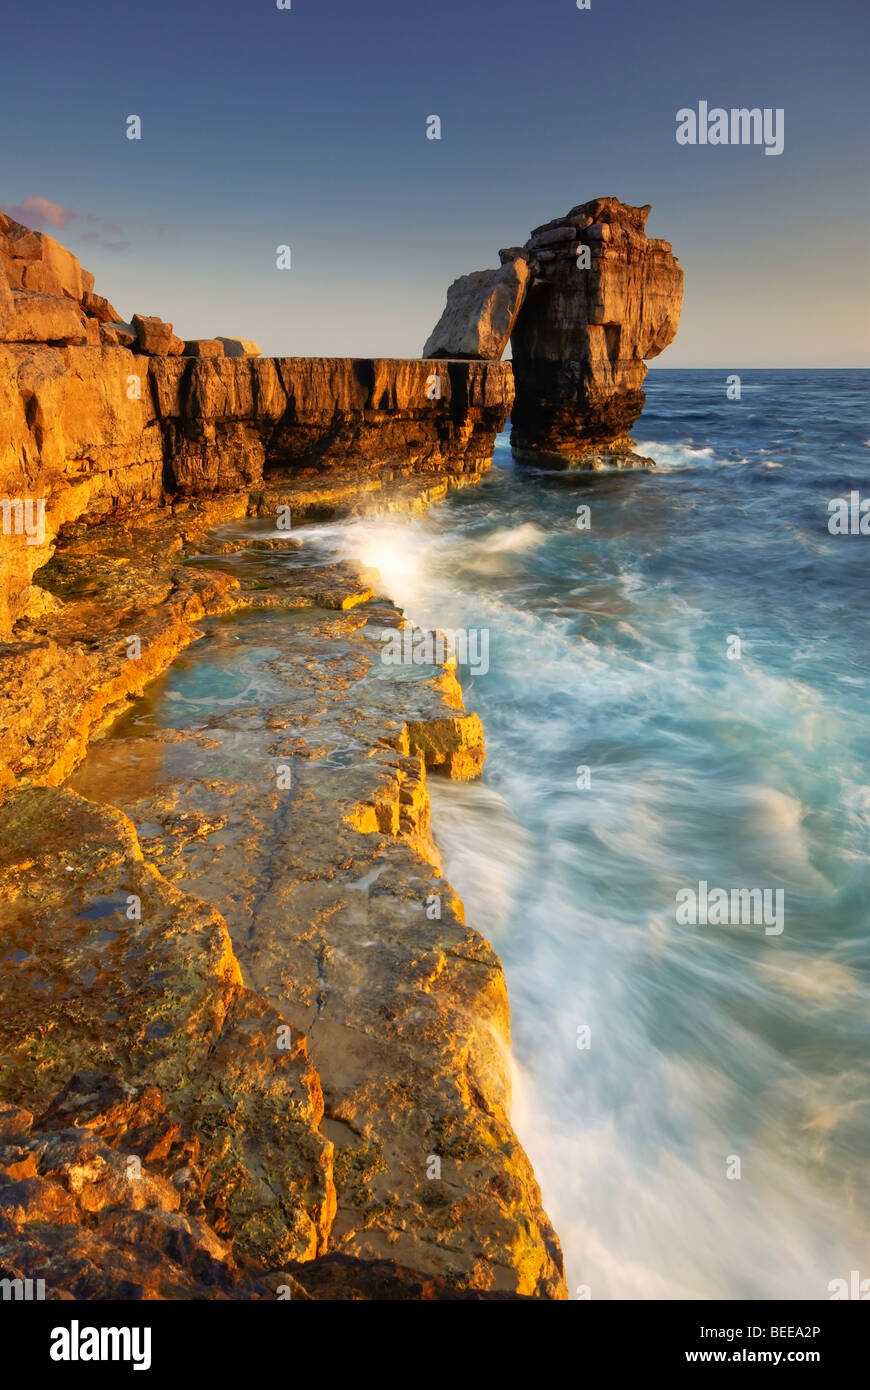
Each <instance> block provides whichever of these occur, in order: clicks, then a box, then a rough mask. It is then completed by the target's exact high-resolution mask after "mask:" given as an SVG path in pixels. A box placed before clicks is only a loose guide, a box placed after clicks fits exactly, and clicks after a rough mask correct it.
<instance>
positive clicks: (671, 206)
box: [0, 0, 870, 369]
mask: <svg viewBox="0 0 870 1390" xmlns="http://www.w3.org/2000/svg"><path fill="white" fill-rule="evenodd" d="M285 3H286V0H285ZM290 3H291V8H289V9H279V8H278V5H277V3H276V0H172V3H167V0H148V3H147V4H140V5H132V4H119V3H117V0H112V3H109V0H107V2H106V3H103V4H96V3H93V0H77V3H76V4H75V5H71V4H69V3H68V0H67V3H61V2H60V0H41V3H40V5H39V8H38V11H37V12H34V11H33V9H32V8H31V9H30V10H28V8H27V7H26V6H24V5H17V6H14V7H13V6H9V7H7V9H6V13H5V14H4V18H3V30H2V32H3V43H2V51H0V128H2V130H3V132H4V136H5V139H4V140H3V143H2V153H0V207H2V208H4V209H5V210H7V211H12V213H13V215H15V216H18V217H19V219H20V220H22V221H25V222H28V223H29V224H30V225H38V226H40V227H41V228H42V229H44V230H46V231H49V232H51V234H52V235H54V236H55V237H57V239H58V240H59V241H61V242H63V243H64V244H65V245H67V246H69V247H70V248H71V249H72V250H73V251H74V252H75V253H76V254H77V255H78V256H79V257H80V259H81V261H82V264H83V265H85V266H86V267H87V268H88V269H90V270H92V271H93V272H94V273H95V275H96V277H97V291H98V292H99V293H102V294H104V295H106V296H107V297H108V298H109V299H110V300H111V301H112V303H113V304H114V305H115V306H116V307H117V309H118V310H119V312H120V313H121V314H122V316H123V317H125V318H130V317H131V316H132V314H133V313H134V312H139V313H143V314H157V315H159V316H160V317H162V318H165V319H168V320H170V321H171V322H172V323H173V324H174V325H175V330H176V332H177V333H179V334H180V335H181V336H182V337H187V338H190V337H211V336H215V335H217V334H226V335H230V336H237V337H244V338H253V339H255V340H256V341H257V342H258V343H259V344H260V346H261V348H262V349H263V351H264V352H265V353H267V354H276V355H277V354H280V355H289V356H303V355H334V356H391V357H403V356H418V355H419V354H420V352H421V350H422V346H423V342H424V341H425V339H426V337H427V336H428V334H429V332H430V330H431V329H432V327H433V326H434V324H435V322H436V321H437V319H438V317H439V315H440V314H441V311H442V309H443V306H444V302H445V296H446V289H447V286H448V285H449V283H450V282H451V281H452V280H454V279H455V278H456V277H457V276H458V275H462V274H465V273H467V272H468V271H471V270H479V269H483V268H484V267H486V266H495V265H498V251H499V248H500V247H502V246H511V245H518V244H522V243H523V242H524V241H525V240H526V239H527V237H528V234H529V232H530V231H531V229H532V227H534V226H536V225H538V224H539V223H541V222H545V221H549V220H550V219H552V218H555V217H558V216H560V215H562V214H563V213H565V212H567V211H568V209H569V208H570V207H572V206H574V205H575V204H577V203H580V202H585V201H587V200H588V199H590V198H594V197H598V196H602V195H616V196H617V197H619V198H621V199H622V200H623V201H624V202H628V203H635V204H643V203H647V202H649V203H652V205H653V211H652V214H651V216H650V219H649V222H648V224H647V232H648V233H649V234H650V235H652V236H661V237H665V238H666V239H667V240H668V241H670V242H672V243H673V246H674V250H675V253H676V254H677V255H678V257H679V259H680V262H681V264H682V266H683V268H684V271H685V277H686V283H685V301H684V308H683V315H682V321H681V326H680V330H679V333H678V335H677V338H676V341H675V342H674V343H673V345H672V346H671V347H670V348H669V349H668V350H667V351H666V352H665V353H664V354H663V355H662V356H661V357H659V358H658V359H657V360H656V365H659V366H662V367H723V368H734V369H739V368H740V367H765V366H767V367H775V366H805V367H848V366H866V365H868V361H870V353H868V331H867V317H868V316H867V302H868V289H870V284H868V279H870V275H868V258H867V249H866V247H867V226H868V223H870V216H868V214H870V206H868V204H870V198H868V134H867V132H868V108H870V97H868V86H870V84H868V81H867V75H866V62H867V53H868V48H870V4H868V3H867V0H824V3H821V2H820V0H812V2H811V0H730V2H729V3H728V4H725V3H723V2H722V0H718V3H717V0H591V6H590V8H589V9H588V10H579V9H578V8H577V0H290ZM699 101H706V102H708V104H709V105H710V106H711V107H713V106H722V107H725V108H731V107H732V106H734V107H742V106H747V107H755V106H757V107H761V108H764V107H770V108H772V109H776V108H782V109H783V111H784V113H785V114H784V135H785V140H784V149H783V152H782V154H780V155H776V156H770V155H765V153H764V149H763V147H761V146H758V145H747V146H730V145H728V146H713V145H705V146H702V145H694V146H690V145H679V144H677V141H676V138H675V132H676V128H677V121H676V113H677V111H678V110H679V109H681V108H684V107H692V108H697V105H698V102H699ZM131 115H138V116H139V117H140V119H141V123H142V138H141V140H129V139H128V138H127V118H128V116H131ZM431 115H437V116H439V117H440V120H441V134H442V138H441V139H440V140H430V139H427V118H428V117H429V116H431ZM279 246H289V247H290V248H291V268H290V269H289V270H279V269H278V268H277V265H276V261H277V248H278V247H279Z"/></svg>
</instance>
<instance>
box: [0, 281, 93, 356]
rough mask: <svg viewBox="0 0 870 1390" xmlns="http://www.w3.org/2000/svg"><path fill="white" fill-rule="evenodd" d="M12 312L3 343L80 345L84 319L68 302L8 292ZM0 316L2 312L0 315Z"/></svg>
mask: <svg viewBox="0 0 870 1390" xmlns="http://www.w3.org/2000/svg"><path fill="white" fill-rule="evenodd" d="M11 298H12V311H11V314H9V316H8V322H7V324H6V327H5V328H4V329H3V331H2V337H3V339H4V340H5V341H6V342H7V343H63V344H69V343H81V342H83V341H84V340H85V338H86V330H85V320H84V315H83V314H82V312H81V310H80V309H79V307H78V305H77V304H74V303H73V302H72V300H71V299H66V298H60V297H58V296H56V295H50V294H32V293H31V292H30V291H29V290H12V293H11ZM0 312H2V311H0Z"/></svg>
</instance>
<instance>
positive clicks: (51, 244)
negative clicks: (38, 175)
mask: <svg viewBox="0 0 870 1390" xmlns="http://www.w3.org/2000/svg"><path fill="white" fill-rule="evenodd" d="M28 257H29V258H30V259H28ZM31 286H33V287H34V288H31ZM36 287H38V288H36ZM115 313H116V311H115V310H114V309H112V306H111V305H109V304H108V301H106V300H103V299H102V298H101V297H100V296H96V295H94V293H93V277H92V276H90V275H89V274H88V272H86V271H83V270H82V269H81V267H80V265H79V263H78V261H77V259H76V258H75V257H74V256H73V255H72V254H71V253H70V252H69V251H66V250H65V248H63V247H61V246H60V245H59V244H58V243H57V242H55V241H53V239H52V238H51V237H45V236H43V235H42V234H41V233H38V232H31V231H29V230H28V229H27V228H24V227H22V226H21V225H20V224H18V223H14V222H12V221H11V220H10V219H9V218H5V217H3V216H2V215H0V501H2V500H3V499H5V501H4V502H3V506H4V510H3V516H2V534H0V637H2V636H3V635H4V634H6V633H8V632H9V630H10V627H11V625H12V623H13V622H14V621H15V619H16V618H17V617H18V616H19V615H21V614H22V613H23V611H24V608H25V606H26V603H27V599H28V593H29V585H30V578H31V576H32V574H33V572H34V571H35V570H36V569H38V568H39V567H40V566H41V565H42V564H44V563H45V561H46V560H47V559H48V557H49V555H50V554H51V552H52V547H53V543H54V539H55V537H56V536H57V535H58V533H59V532H61V531H62V529H63V528H64V527H65V526H67V525H68V524H69V523H71V522H74V521H76V520H78V519H80V518H83V519H85V520H87V521H89V522H93V521H99V520H101V519H103V518H105V517H108V516H113V515H123V514H129V513H132V512H135V511H136V510H138V509H141V508H143V507H144V508H148V507H151V506H154V505H159V504H164V503H167V502H172V501H173V500H175V499H177V498H179V497H183V498H192V497H203V496H215V495H226V494H231V493H241V492H244V493H245V494H246V495H247V494H248V493H249V492H251V490H257V489H259V488H261V487H262V486H263V483H264V479H265V478H266V477H267V475H268V474H269V472H270V470H273V469H284V470H290V471H291V472H292V473H293V474H303V473H310V474H315V475H316V474H318V473H326V472H331V471H332V470H334V469H340V468H342V467H344V466H348V465H351V464H352V465H353V467H354V469H355V470H356V472H357V474H358V476H359V478H360V480H361V481H362V480H363V479H366V480H368V479H370V478H372V477H379V476H381V475H382V474H383V473H384V471H385V470H386V471H387V472H389V471H390V470H397V471H398V472H399V473H400V474H404V475H411V474H414V473H424V474H427V475H429V476H433V475H437V474H442V475H444V476H447V477H462V476H468V475H470V474H476V473H479V472H480V471H481V470H482V469H484V468H486V467H488V465H489V462H490V460H491V457H492V450H493V444H494V440H495V435H496V433H497V432H498V430H500V429H501V428H502V427H503V425H504V422H505V420H506V419H507V416H508V414H509V412H510V407H511V403H512V401H513V378H512V375H511V371H510V367H509V365H507V364H499V363H491V362H486V363H484V362H469V361H464V362H453V361H441V360H439V361H437V362H434V361H433V362H422V361H403V360H401V359H352V358H289V357H288V358H261V357H258V356H255V355H253V354H254V353H255V351H256V344H255V343H249V342H245V341H244V340H240V339H229V338H223V339H217V338H216V339H208V340H206V339H197V340H195V341H191V342H189V343H184V342H183V341H182V340H181V339H179V338H177V337H176V336H175V334H174V333H173V330H172V325H171V324H168V323H165V322H164V321H163V320H161V319H158V318H154V317H150V316H142V315H139V314H135V315H133V321H132V323H131V324H129V325H124V324H123V323H121V322H120V321H117V320H116V321H114V322H111V321H109V316H110V315H114V314H115ZM188 349H189V355H185V353H186V352H187V351H188ZM40 504H41V512H42V520H41V524H37V523H38V519H37V516H36V509H37V508H38V507H39V506H40Z"/></svg>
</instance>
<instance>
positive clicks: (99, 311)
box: [82, 276, 121, 323]
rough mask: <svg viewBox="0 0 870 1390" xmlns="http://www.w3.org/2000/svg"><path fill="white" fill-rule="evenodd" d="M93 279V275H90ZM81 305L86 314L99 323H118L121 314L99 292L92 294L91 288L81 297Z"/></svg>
mask: <svg viewBox="0 0 870 1390" xmlns="http://www.w3.org/2000/svg"><path fill="white" fill-rule="evenodd" d="M91 280H93V276H91ZM82 307H83V309H84V311H85V313H86V314H90V315H91V317H92V318H95V319H99V321H100V323H118V322H119V321H120V318H121V315H120V314H119V313H118V311H117V309H116V308H114V306H113V305H111V304H110V303H109V301H108V299H104V298H103V296H102V295H101V294H94V292H93V290H86V291H85V294H84V297H83V299H82Z"/></svg>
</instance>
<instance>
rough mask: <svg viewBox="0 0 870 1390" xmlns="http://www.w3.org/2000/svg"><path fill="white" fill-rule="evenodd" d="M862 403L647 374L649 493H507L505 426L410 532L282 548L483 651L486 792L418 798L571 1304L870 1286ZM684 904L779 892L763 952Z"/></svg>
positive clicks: (840, 381)
mask: <svg viewBox="0 0 870 1390" xmlns="http://www.w3.org/2000/svg"><path fill="white" fill-rule="evenodd" d="M867 386H868V375H867V374H866V373H858V372H843V373H835V372H813V373H801V372H751V373H746V374H744V375H743V380H742V387H743V389H742V399H741V400H740V401H739V402H732V401H727V400H726V397H725V373H724V372H722V373H718V372H716V373H712V372H664V371H659V372H655V373H651V374H650V377H649V378H648V404H647V409H646V411H645V414H644V416H643V418H642V419H641V421H640V422H639V424H638V426H637V427H636V428H635V431H634V434H635V437H636V438H637V440H638V443H639V449H640V452H642V453H644V454H649V455H651V456H652V457H654V458H655V459H656V460H657V461H658V463H659V468H658V469H657V470H656V472H654V473H634V474H624V473H623V474H612V475H599V476H592V477H582V476H576V475H575V476H570V475H545V474H539V473H533V472H529V471H528V470H524V469H521V468H517V467H515V466H514V465H513V464H512V462H511V459H510V453H509V450H508V448H507V439H506V436H503V437H502V438H501V439H500V441H499V445H498V448H497V452H496V459H495V465H496V466H495V467H494V469H493V471H492V473H491V474H489V475H488V476H487V478H486V479H485V481H484V482H483V484H482V486H481V487H479V488H476V489H473V490H469V491H465V492H459V493H455V494H453V495H452V496H451V497H450V498H449V499H448V501H446V502H445V503H444V504H442V505H440V506H438V507H436V508H434V509H433V510H432V511H431V512H430V513H429V514H428V515H427V516H425V517H422V518H420V519H416V520H414V521H408V520H407V519H402V520H401V522H400V523H395V524H391V523H390V522H388V521H366V520H362V521H352V522H348V523H347V524H339V525H335V526H331V527H328V528H320V529H319V530H317V531H315V530H314V529H313V528H311V529H310V530H308V531H306V532H297V533H296V534H297V536H300V537H301V536H304V537H307V538H308V541H309V544H310V545H311V546H312V547H313V548H314V549H315V550H316V551H317V552H318V553H322V552H323V551H329V552H332V553H335V552H338V553H340V554H344V555H352V556H355V557H362V558H363V559H365V560H366V562H368V563H370V564H374V565H377V566H378V567H379V568H380V569H381V572H382V574H383V576H384V579H385V581H386V585H385V587H386V590H387V592H389V594H390V596H391V597H392V598H394V599H395V600H396V601H397V602H399V603H400V604H402V605H403V606H404V607H405V608H406V610H407V612H408V613H409V614H410V615H411V616H412V617H413V618H414V620H415V621H416V622H418V623H422V624H432V625H436V626H440V627H442V628H443V627H449V628H466V629H485V630H486V631H487V632H488V633H489V642H490V652H489V669H488V670H487V671H486V672H485V673H483V672H479V673H478V674H477V675H475V676H471V675H470V673H469V672H468V671H465V672H464V673H462V672H461V673H460V674H462V675H463V683H464V686H465V690H466V703H467V705H468V707H469V708H472V709H476V710H477V711H478V712H479V713H480V715H481V717H482V718H483V721H484V725H485V728H486V733H487V744H488V761H487V765H486V770H485V774H484V777H483V779H482V781H481V782H480V783H477V784H473V785H468V786H457V785H441V786H436V787H435V792H434V804H435V828H436V834H437V837H438V840H439V843H440V844H441V846H442V849H443V851H444V854H445V860H446V872H447V875H448V877H449V878H450V879H451V880H452V882H453V883H454V885H455V886H456V888H457V890H458V891H459V892H460V894H461V896H462V897H463V899H464V901H465V905H466V910H467V915H468V919H469V921H470V922H472V923H473V924H474V925H475V926H476V927H477V928H478V929H479V930H480V931H482V932H483V933H484V934H485V935H486V936H488V937H489V938H490V939H491V940H492V941H493V942H494V944H495V945H496V947H497V949H498V950H499V952H500V954H501V956H502V959H503V961H504V965H505V969H506V973H507V978H508V987H509V993H510V997H511V1005H512V1013H513V1052H514V1059H515V1067H516V1101H515V1124H516V1127H517V1130H518V1133H519V1135H520V1138H521V1139H522V1141H523V1143H524V1145H525V1146H526V1148H527V1150H528V1152H529V1154H530V1156H531V1158H532V1161H533V1163H534V1165H535V1169H536V1172H537V1174H538V1177H539V1180H540V1182H541V1186H542V1189H543V1194H544V1200H545V1204H546V1206H547V1208H548V1210H549V1212H550V1214H551V1216H552V1218H553V1220H554V1223H555V1225H556V1228H557V1230H558V1231H559V1233H560V1235H561V1237H562V1241H563V1244H564V1247H565V1252H566V1257H567V1263H568V1277H569V1285H570V1287H571V1289H572V1294H573V1295H574V1296H582V1294H583V1292H584V1289H585V1288H588V1290H589V1291H590V1293H591V1296H592V1298H773V1297H784V1298H821V1299H825V1298H829V1297H830V1294H829V1292H828V1284H829V1282H830V1281H831V1280H833V1279H836V1278H846V1279H848V1277H849V1273H850V1271H851V1270H853V1269H858V1270H859V1271H860V1272H861V1274H862V1277H870V1249H868V1239H867V1237H868V1231H870V1220H868V1215H870V1213H868V1207H870V1200H868V1188H867V1182H866V1175H865V1169H866V1157H867V1152H868V1138H870V1113H868V1111H870V1093H868V1085H867V1082H868V1047H867V1044H868V943H870V868H868V858H867V844H868V828H870V774H868V755H870V702H868V689H870V685H868V680H870V641H868V638H870V631H868V628H870V615H868V604H867V595H868V581H867V575H868V557H870V536H868V537H861V536H860V535H857V536H832V535H831V534H830V533H829V531H828V516H829V513H828V501H829V500H830V499H832V498H834V497H836V496H839V495H841V494H845V493H848V492H849V491H850V490H851V489H861V488H862V487H866V489H867V493H868V495H870V476H868V474H870V467H868V465H870V451H868V446H870V429H868V426H867V423H866V406H867ZM578 506H579V507H582V506H588V507H589V508H590V520H591V526H590V527H589V529H579V528H578V526H577V520H578V512H577V508H578ZM735 638H738V639H739V644H738V643H735V641H734V639H735ZM729 654H730V655H729ZM583 767H586V768H588V769H589V773H588V780H589V785H588V786H582V785H580V786H578V772H577V769H578V768H583ZM583 780H584V779H583V776H582V774H581V775H580V782H581V784H582V782H583ZM700 881H705V882H706V883H708V884H709V887H710V889H712V888H713V887H714V886H715V887H720V888H725V889H726V891H727V890H731V889H754V888H759V889H770V890H781V891H782V893H783V900H782V901H783V920H782V931H781V932H780V933H779V934H775V933H773V932H766V931H765V929H764V925H763V924H759V923H755V924H753V923H752V922H747V921H743V922H732V923H727V924H722V925H692V924H681V923H680V922H678V920H677V914H676V895H677V893H678V892H680V891H681V890H683V889H686V888H693V889H695V890H697V888H698V884H699V882H700ZM584 1029H588V1030H590V1031H589V1032H588V1033H584V1032H582V1031H581V1032H579V1033H578V1030H584ZM578 1041H579V1042H580V1043H581V1044H582V1043H584V1042H588V1046H585V1045H584V1046H578ZM738 1173H739V1176H738V1175H737V1174H738ZM729 1174H730V1176H729Z"/></svg>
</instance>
